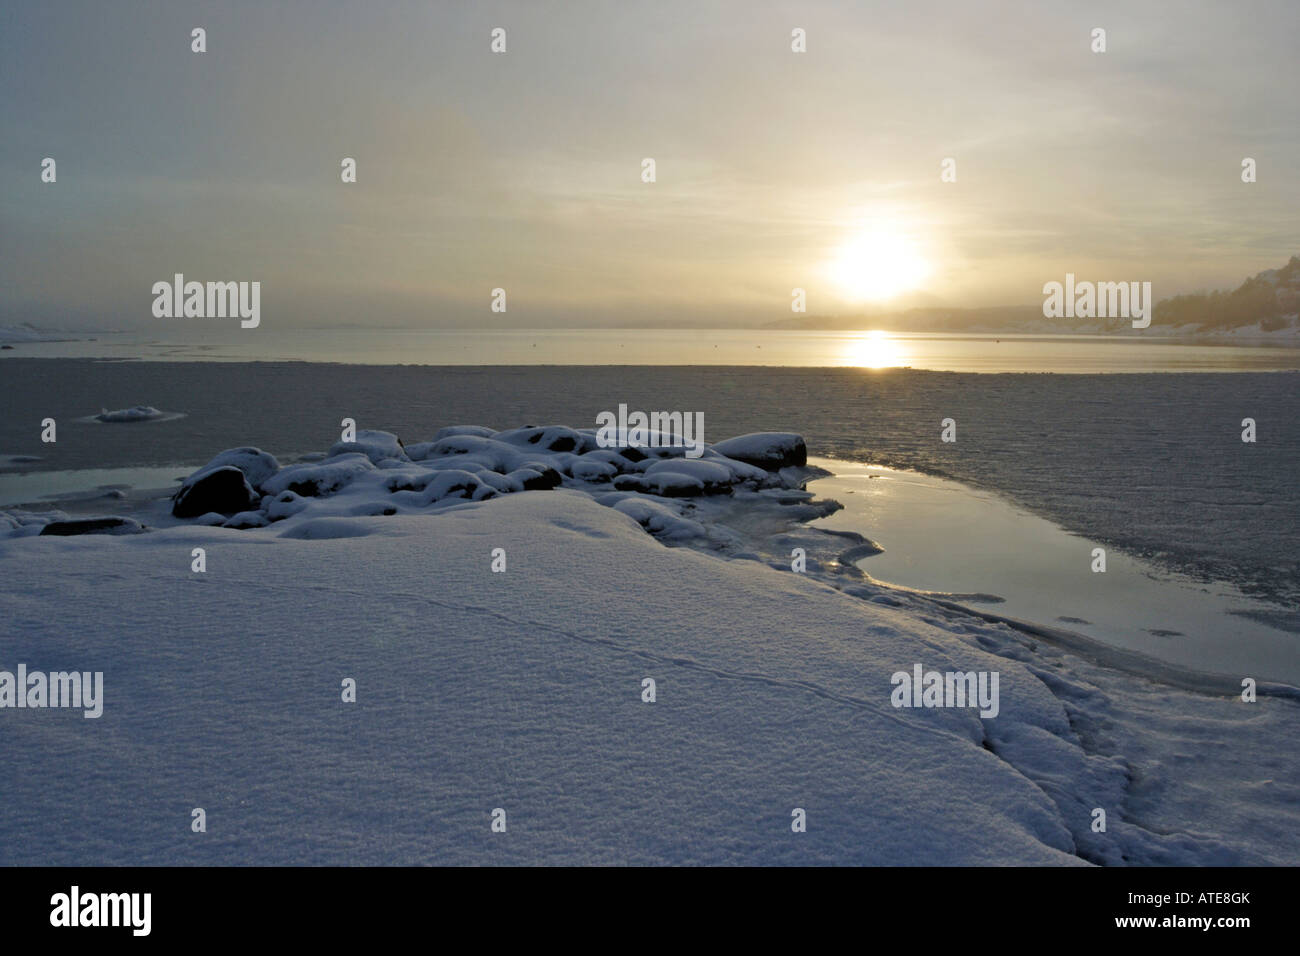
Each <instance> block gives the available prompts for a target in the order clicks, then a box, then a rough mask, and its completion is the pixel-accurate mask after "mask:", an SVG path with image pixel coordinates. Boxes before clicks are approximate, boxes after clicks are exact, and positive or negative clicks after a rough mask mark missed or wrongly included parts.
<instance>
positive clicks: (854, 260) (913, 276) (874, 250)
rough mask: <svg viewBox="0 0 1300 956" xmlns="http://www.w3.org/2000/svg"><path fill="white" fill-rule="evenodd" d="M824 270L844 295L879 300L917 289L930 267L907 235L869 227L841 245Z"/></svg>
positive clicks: (921, 251)
mask: <svg viewBox="0 0 1300 956" xmlns="http://www.w3.org/2000/svg"><path fill="white" fill-rule="evenodd" d="M827 271H828V273H829V275H830V278H831V280H832V281H833V282H834V283H835V284H836V285H837V286H838V287H839V289H840V292H841V293H842V294H843V295H844V297H845V298H847V299H850V300H853V301H872V302H880V301H884V300H886V299H892V298H894V297H895V296H898V295H901V294H902V293H904V292H909V291H911V290H912V289H915V288H917V287H918V286H919V285H920V284H921V283H922V282H924V281H925V279H926V278H927V277H928V276H929V275H930V273H931V271H932V269H931V266H930V263H929V261H928V260H927V259H926V257H925V254H924V252H923V250H922V249H921V247H920V245H919V244H918V243H917V242H916V241H915V240H913V239H912V238H911V237H909V236H908V235H906V234H905V233H903V232H902V231H899V230H893V229H882V228H871V229H866V230H863V231H862V232H859V233H857V234H856V235H854V236H853V237H852V238H851V239H849V241H848V242H846V243H845V244H844V245H843V246H841V247H840V249H839V251H838V252H837V253H836V255H835V259H834V260H833V261H832V262H831V263H830V265H829V267H828V270H827Z"/></svg>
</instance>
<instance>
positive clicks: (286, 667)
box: [0, 427, 1300, 864]
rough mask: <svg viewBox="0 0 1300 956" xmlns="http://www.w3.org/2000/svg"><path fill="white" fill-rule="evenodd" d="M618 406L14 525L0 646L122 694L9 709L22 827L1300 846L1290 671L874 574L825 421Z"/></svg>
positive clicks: (570, 847)
mask: <svg viewBox="0 0 1300 956" xmlns="http://www.w3.org/2000/svg"><path fill="white" fill-rule="evenodd" d="M590 436H591V433H590V432H577V431H573V430H571V429H565V428H559V427H552V428H547V429H540V428H539V429H517V430H513V431H511V432H506V433H494V432H492V431H491V430H488V429H474V428H466V429H450V430H444V432H443V433H442V434H441V435H439V436H435V438H434V439H433V440H432V441H430V442H426V443H420V444H418V445H416V444H411V445H406V446H403V445H401V444H399V443H398V442H397V440H396V438H395V437H394V436H388V435H385V434H384V433H373V432H372V433H366V432H362V433H359V434H358V436H357V438H358V442H357V443H356V445H355V449H357V450H352V449H349V448H347V447H338V446H336V447H335V448H333V449H331V450H330V451H331V452H332V453H333V454H330V455H329V456H328V457H326V456H319V457H320V458H321V459H322V460H316V461H307V462H302V463H299V464H297V465H288V466H284V467H281V466H280V464H279V463H278V462H275V461H274V459H272V458H271V456H270V455H266V454H265V453H263V452H260V451H258V450H255V449H253V450H247V451H237V452H235V453H226V454H224V455H222V456H218V459H217V460H216V461H214V463H212V464H211V465H210V466H208V467H206V468H205V469H200V472H199V473H198V474H199V475H202V474H204V473H207V474H211V473H212V472H214V471H220V470H221V469H223V468H234V470H235V471H236V472H239V474H240V475H242V481H244V482H246V483H247V484H248V485H249V491H250V492H252V493H253V494H256V495H258V496H259V500H258V501H257V502H256V504H255V506H253V507H250V508H248V509H245V511H244V512H243V513H242V514H241V515H240V516H238V520H232V519H231V518H227V517H225V516H217V515H215V514H213V513H211V512H204V513H203V515H201V516H200V517H198V518H197V519H186V518H176V517H173V518H170V519H169V518H168V517H166V516H165V515H164V514H162V513H155V514H150V515H144V516H142V517H143V519H144V521H145V524H147V525H151V526H153V527H155V528H156V530H153V531H151V532H149V533H141V534H124V535H123V534H119V535H114V536H107V535H76V536H70V537H64V536H59V535H56V536H51V535H50V534H45V535H39V534H35V532H36V531H37V530H39V528H41V527H42V526H44V521H43V519H36V520H35V521H32V522H30V523H29V524H26V525H24V526H22V527H14V528H12V529H11V532H12V533H13V535H14V536H13V537H10V538H8V539H6V540H0V577H3V579H4V580H5V581H6V587H5V590H4V603H5V606H6V608H5V609H6V613H5V614H4V616H3V619H2V620H3V623H0V635H2V636H3V640H2V641H0V647H3V648H4V657H3V658H2V659H0V669H9V670H12V669H13V668H14V667H15V666H16V665H17V664H18V663H20V662H22V663H26V664H27V665H28V667H29V668H32V669H35V670H45V671H53V670H61V669H77V670H82V671H103V672H104V687H105V701H104V711H103V716H102V717H100V718H98V719H96V720H85V719H83V718H82V715H81V714H80V713H79V712H70V711H62V712H59V711H48V710H47V711H41V710H28V711H16V710H10V711H0V745H2V746H4V748H5V752H6V753H8V754H11V755H12V759H13V761H14V762H15V764H19V763H20V764H21V765H22V766H23V767H24V771H23V773H22V774H20V775H18V776H17V777H16V778H11V779H10V781H9V786H8V787H7V789H6V800H5V805H4V807H3V809H2V810H0V863H32V862H45V863H209V862H211V863H217V862H220V863H295V862H296V863H349V862H357V863H360V862H367V863H380V862H392V863H419V862H430V863H473V862H523V863H543V862H547V863H557V862H593V863H647V862H654V863H661V862H683V863H684V862H691V863H830V862H838V863H886V864H924V863H936V864H975V863H1031V864H1071V863H1076V864H1077V863H1081V862H1094V863H1108V864H1123V863H1131V864H1161V863H1190V864H1210V863H1220V864H1255V863H1288V864H1294V863H1296V862H1297V861H1300V826H1297V824H1298V823H1300V808H1298V806H1300V803H1298V800H1297V795H1298V793H1300V787H1297V779H1296V770H1295V768H1296V766H1297V761H1296V759H1295V757H1296V753H1295V749H1296V748H1295V745H1294V743H1293V742H1292V739H1293V735H1292V734H1290V733H1288V730H1289V728H1292V727H1294V725H1295V719H1296V716H1297V714H1300V709H1298V708H1300V703H1298V702H1297V701H1296V700H1295V699H1293V697H1291V696H1290V694H1289V692H1288V690H1287V689H1286V688H1268V687H1265V688H1263V693H1261V696H1260V698H1259V700H1258V701H1257V702H1256V703H1252V704H1248V703H1244V702H1242V701H1241V700H1240V696H1239V695H1240V688H1239V687H1236V686H1234V685H1233V684H1232V683H1231V682H1216V681H1214V680H1202V681H1195V680H1183V679H1180V675H1178V674H1176V673H1172V672H1167V671H1163V670H1160V669H1156V670H1153V671H1150V672H1147V671H1143V670H1142V669H1141V664H1140V662H1139V663H1138V664H1137V665H1136V666H1133V667H1129V668H1127V669H1120V668H1116V667H1112V666H1108V665H1102V664H1098V663H1092V662H1090V660H1089V658H1090V655H1089V654H1088V653H1086V651H1080V649H1078V648H1075V649H1074V650H1071V651H1066V650H1063V649H1062V648H1061V647H1059V646H1056V645H1054V644H1053V642H1052V640H1051V637H1050V635H1045V634H1042V633H1039V634H1034V633H1028V632H1026V631H1025V630H1021V629H1016V628H1013V627H1009V626H1007V625H1006V624H1003V623H999V622H997V621H994V620H986V619H981V618H978V617H975V616H972V615H969V614H965V613H962V612H960V611H958V610H956V609H954V608H951V607H948V606H945V605H944V604H943V603H941V602H938V601H935V600H932V599H930V598H927V597H924V596H921V595H914V594H908V593H905V592H898V591H892V590H889V589H886V588H883V587H880V586H877V585H875V584H873V583H871V582H870V581H869V580H867V579H865V578H864V577H863V576H862V574H861V573H860V572H859V571H858V570H857V569H856V568H855V567H854V566H853V565H852V564H851V563H850V562H848V561H846V560H841V558H842V557H843V555H844V553H845V552H846V551H852V550H853V549H855V547H856V546H858V545H860V544H862V542H861V541H860V540H856V539H854V538H852V537H845V536H843V535H838V534H832V533H829V532H826V531H819V530H815V529H811V528H808V527H807V526H806V525H805V524H804V522H806V521H807V520H808V519H810V518H813V517H816V516H818V515H821V514H825V513H827V511H828V510H830V509H831V508H833V505H830V504H827V503H819V502H816V501H815V500H813V499H812V497H811V496H810V495H808V494H807V493H805V492H802V491H801V490H800V488H799V485H800V483H801V481H802V480H803V479H804V478H806V477H808V471H807V470H806V469H803V468H801V467H800V466H799V464H798V463H797V453H796V454H794V455H793V456H785V457H780V456H776V457H774V458H772V459H770V460H766V461H764V459H763V457H762V456H759V455H755V454H753V452H754V450H755V449H760V450H761V446H763V445H767V446H772V447H775V446H779V447H781V448H783V449H785V451H787V452H788V451H791V450H792V449H796V448H797V446H796V445H794V443H793V442H791V441H790V440H789V439H788V437H786V436H768V437H767V438H765V439H751V440H749V441H747V442H743V443H740V444H739V445H733V446H731V450H732V453H733V454H736V455H740V456H742V457H750V458H753V459H754V460H756V461H762V462H763V465H758V464H751V463H747V462H745V461H739V460H737V459H734V458H729V457H727V456H722V455H720V454H719V453H718V452H717V450H716V447H715V448H711V449H708V450H707V451H706V454H705V456H704V457H703V458H702V459H700V460H699V461H697V462H690V461H685V460H683V459H682V458H681V457H680V450H678V451H677V453H676V454H674V453H673V452H672V451H671V450H670V451H667V452H666V453H665V454H663V455H662V456H661V455H659V454H656V453H655V452H654V450H647V452H648V453H647V454H645V455H644V456H643V457H642V458H640V459H639V460H634V459H636V457H637V456H636V455H635V454H632V455H625V454H622V453H621V452H620V450H619V449H597V448H590V447H588V445H589V441H588V439H589V438H590ZM774 443H775V445H774ZM717 447H722V448H724V449H726V448H727V446H726V445H720V446H717ZM268 459H270V460H268ZM583 459H586V461H584V460H583ZM600 464H604V465H607V466H609V467H608V468H602V467H597V466H598V465H600ZM769 469H772V470H769ZM549 472H554V476H552V475H551V474H549ZM226 474H229V473H226ZM533 476H536V477H535V478H534V477H533ZM656 476H658V477H656ZM233 478H234V476H230V480H227V479H221V483H220V484H219V485H218V486H216V487H217V489H218V490H222V489H224V491H225V492H229V491H232V490H234V491H236V492H240V491H241V489H238V488H235V487H234V482H233ZM557 479H558V484H559V485H560V486H559V487H554V488H552V489H550V490H533V491H529V490H525V486H526V485H528V484H531V485H532V486H534V487H536V488H538V489H540V488H542V487H543V486H545V485H547V484H555V483H557V481H556V480H557ZM336 483H337V484H336ZM193 485H194V482H193V481H192V482H191V487H192V486H193ZM620 486H621V487H620ZM179 501H180V499H178V503H179ZM250 504H252V502H251V501H250ZM180 510H182V511H183V510H184V509H183V508H182V509H180ZM256 516H260V518H259V517H256ZM47 517H48V518H55V517H57V516H56V515H50V516H47ZM218 518H221V520H222V523H225V524H229V525H230V527H219V526H215V525H216V522H217V520H218ZM15 524H16V523H15ZM126 530H133V529H126ZM665 544H670V545H675V547H667V548H666V547H664V545H665ZM195 548H202V549H204V560H205V563H206V570H205V571H203V572H201V573H199V572H195V571H194V570H192V567H193V562H194V560H195V558H194V549H195ZM795 548H802V549H804V551H805V552H806V561H807V566H806V571H805V572H804V573H796V572H795V571H793V570H792V567H791V559H792V552H793V550H794V549H795ZM498 562H502V563H503V565H498V566H504V568H505V569H504V570H495V571H494V570H493V565H494V563H498ZM917 664H919V665H921V666H922V667H923V668H924V669H925V670H926V671H930V670H933V671H938V672H980V673H996V674H998V676H999V682H998V686H999V688H1000V693H999V698H1000V699H999V706H998V708H997V715H996V716H991V717H985V718H981V717H980V716H979V714H978V712H977V711H976V710H975V709H972V708H970V707H952V708H944V707H939V708H932V707H931V708H906V707H896V706H894V690H895V687H894V684H893V682H892V680H891V678H892V676H893V675H895V674H897V673H899V672H910V671H911V670H912V669H913V668H914V666H915V665H917ZM346 678H353V679H355V680H356V682H357V702H356V703H345V702H343V701H342V700H341V694H340V687H341V682H342V681H343V680H344V679H346ZM647 678H650V679H653V680H654V682H655V688H656V694H655V701H654V702H653V703H648V702H646V701H645V700H644V699H643V695H644V694H645V692H646V691H645V685H644V684H643V682H644V681H645V680H646V679H647ZM196 807H202V808H204V810H205V811H206V815H207V821H208V827H207V832H206V833H203V834H197V833H193V832H191V830H190V821H191V811H192V810H193V809H194V808H196ZM495 808H502V809H504V810H505V811H506V818H507V821H508V827H507V831H506V832H505V833H493V832H492V831H491V829H490V822H491V813H492V811H493V810H494V809H495ZM796 809H802V810H804V811H806V814H807V832H805V833H796V832H792V830H791V820H792V816H791V813H792V811H794V810H796ZM1097 809H1101V810H1104V811H1105V813H1106V820H1107V827H1106V830H1105V832H1094V829H1093V824H1094V820H1095V819H1096V816H1095V811H1096V810H1097Z"/></svg>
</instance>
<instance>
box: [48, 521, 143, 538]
mask: <svg viewBox="0 0 1300 956" xmlns="http://www.w3.org/2000/svg"><path fill="white" fill-rule="evenodd" d="M142 530H143V529H142V528H141V527H140V523H139V522H138V521H135V520H133V519H131V518H78V519H75V520H72V521H51V522H50V523H49V524H47V525H46V526H45V527H43V528H42V529H41V534H58V535H72V534H115V533H134V532H138V531H142Z"/></svg>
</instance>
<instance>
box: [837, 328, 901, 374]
mask: <svg viewBox="0 0 1300 956" xmlns="http://www.w3.org/2000/svg"><path fill="white" fill-rule="evenodd" d="M906 360H907V348H906V347H905V346H904V345H903V343H902V342H900V341H899V340H898V339H896V338H894V337H893V336H892V335H890V334H889V333H888V332H882V331H881V330H880V329H873V330H871V331H870V332H863V333H861V334H859V335H855V336H854V337H853V338H851V339H849V341H848V343H847V344H846V345H845V348H844V363H845V364H846V365H856V366H857V367H858V368H899V367H901V366H902V365H904V364H905V363H906Z"/></svg>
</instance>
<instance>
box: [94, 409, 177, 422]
mask: <svg viewBox="0 0 1300 956" xmlns="http://www.w3.org/2000/svg"><path fill="white" fill-rule="evenodd" d="M170 414H171V413H170V412H160V411H158V409H156V408H154V407H153V406H152V405H133V406H132V407H131V408H119V409H116V410H114V411H111V412H110V411H109V410H108V409H104V410H103V411H101V412H100V413H99V414H98V415H95V416H94V418H95V420H96V421H100V422H107V423H118V422H147V421H153V420H155V419H159V418H167V417H169V415H170Z"/></svg>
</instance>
